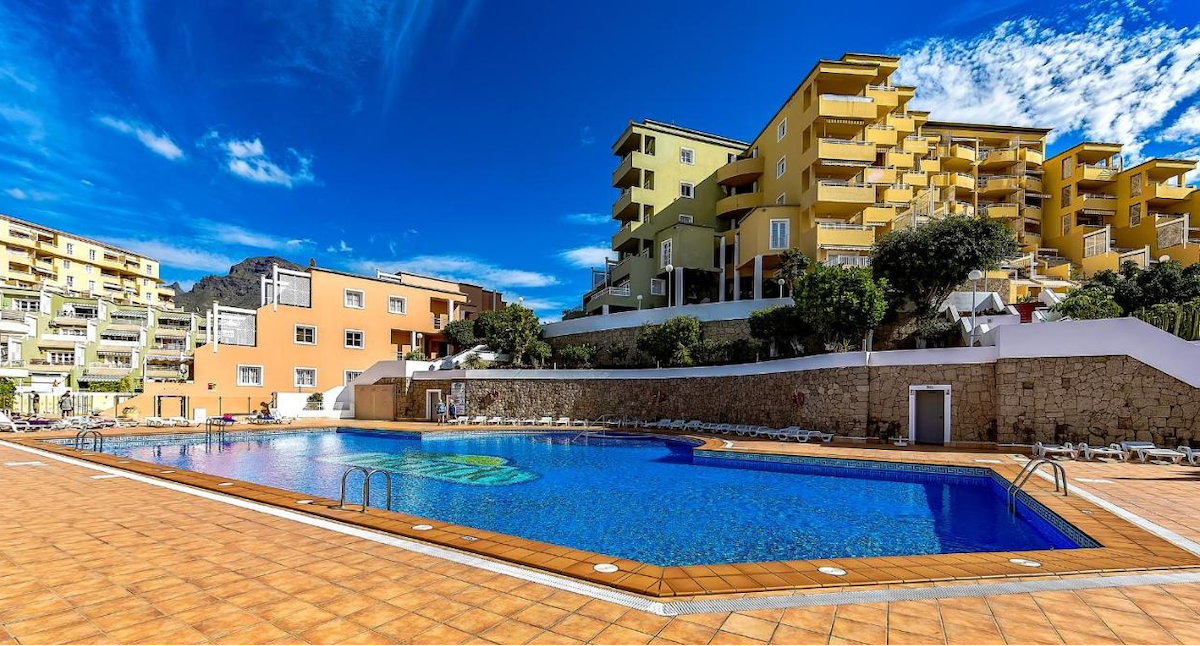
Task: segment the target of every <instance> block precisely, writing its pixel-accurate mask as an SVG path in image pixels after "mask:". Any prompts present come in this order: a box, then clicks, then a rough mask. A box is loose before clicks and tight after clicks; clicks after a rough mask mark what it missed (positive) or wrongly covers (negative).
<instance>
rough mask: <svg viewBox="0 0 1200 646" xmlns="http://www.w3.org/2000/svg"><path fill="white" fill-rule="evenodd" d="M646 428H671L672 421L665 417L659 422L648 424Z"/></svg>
mask: <svg viewBox="0 0 1200 646" xmlns="http://www.w3.org/2000/svg"><path fill="white" fill-rule="evenodd" d="M645 426H646V428H671V420H670V419H669V418H666V417H664V418H662V419H660V420H658V421H657V422H646V424H645Z"/></svg>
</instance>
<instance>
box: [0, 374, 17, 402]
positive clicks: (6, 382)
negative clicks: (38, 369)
mask: <svg viewBox="0 0 1200 646" xmlns="http://www.w3.org/2000/svg"><path fill="white" fill-rule="evenodd" d="M16 395H17V382H15V381H13V380H12V379H10V378H8V377H2V378H0V409H3V410H12V407H13V403H14V400H15V399H16Z"/></svg>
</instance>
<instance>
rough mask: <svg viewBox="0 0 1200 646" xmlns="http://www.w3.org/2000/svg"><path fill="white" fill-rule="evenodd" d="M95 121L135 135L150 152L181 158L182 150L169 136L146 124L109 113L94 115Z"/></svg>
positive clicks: (171, 157) (123, 132)
mask: <svg viewBox="0 0 1200 646" xmlns="http://www.w3.org/2000/svg"><path fill="white" fill-rule="evenodd" d="M96 121H97V122H99V123H100V124H101V125H104V126H107V127H109V128H112V129H113V130H116V131H117V132H120V133H122V134H126V135H131V136H133V137H136V138H137V140H138V141H140V142H142V145H143V146H145V147H146V148H149V149H150V150H151V151H152V152H154V153H155V154H157V155H160V156H162V157H165V158H167V159H169V160H171V161H176V160H179V159H183V151H182V150H181V149H180V148H179V146H176V145H175V142H174V141H171V137H169V136H168V135H166V134H161V133H157V132H155V131H153V130H151V129H150V128H149V127H148V126H144V125H141V124H138V123H134V122H131V121H126V120H123V119H118V118H116V117H112V116H109V115H101V116H99V117H96Z"/></svg>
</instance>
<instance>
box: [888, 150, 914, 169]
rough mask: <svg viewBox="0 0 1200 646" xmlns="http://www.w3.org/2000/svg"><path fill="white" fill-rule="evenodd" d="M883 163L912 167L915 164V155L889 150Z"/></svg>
mask: <svg viewBox="0 0 1200 646" xmlns="http://www.w3.org/2000/svg"><path fill="white" fill-rule="evenodd" d="M883 163H884V165H886V166H895V167H896V168H913V167H914V166H916V164H917V162H916V156H915V155H913V154H912V153H906V152H889V153H888V154H887V156H886V158H885V160H884V162H883Z"/></svg>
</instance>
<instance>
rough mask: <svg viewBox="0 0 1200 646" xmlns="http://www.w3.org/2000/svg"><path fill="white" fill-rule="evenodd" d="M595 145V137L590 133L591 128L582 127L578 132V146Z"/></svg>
mask: <svg viewBox="0 0 1200 646" xmlns="http://www.w3.org/2000/svg"><path fill="white" fill-rule="evenodd" d="M594 143H596V135H595V133H593V132H592V127H591V126H584V127H583V128H581V129H580V130H579V145H580V146H583V147H587V146H590V145H592V144H594Z"/></svg>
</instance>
